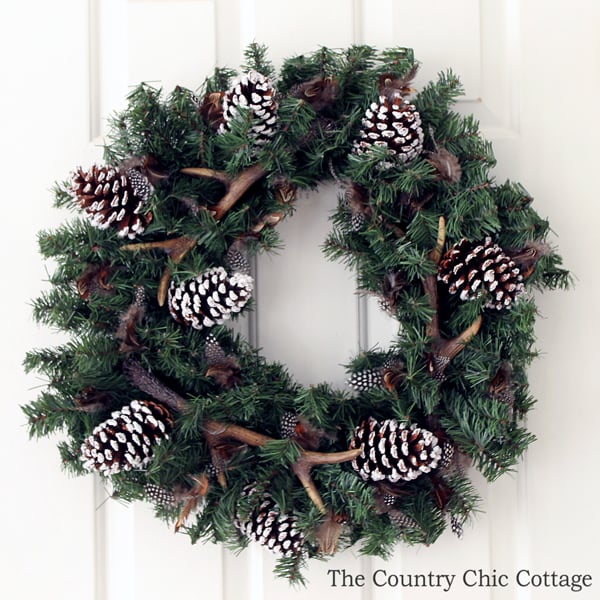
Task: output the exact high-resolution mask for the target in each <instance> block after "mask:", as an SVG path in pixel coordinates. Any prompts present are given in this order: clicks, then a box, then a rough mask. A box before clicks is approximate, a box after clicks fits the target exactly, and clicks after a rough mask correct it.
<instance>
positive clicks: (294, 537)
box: [234, 486, 304, 556]
mask: <svg viewBox="0 0 600 600" xmlns="http://www.w3.org/2000/svg"><path fill="white" fill-rule="evenodd" d="M254 493H256V489H255V488H253V487H252V486H246V487H245V488H244V491H243V492H242V496H244V497H247V496H251V495H252V494H254ZM296 521H297V519H296V517H295V516H294V515H293V514H291V513H286V514H283V515H282V514H281V512H280V510H279V507H278V506H277V504H276V503H275V500H273V497H272V496H271V495H270V494H268V493H265V494H264V495H263V496H262V498H261V500H260V503H259V504H258V505H257V506H256V508H254V510H253V511H252V512H251V513H250V515H249V516H248V518H247V519H246V520H243V518H242V517H240V515H239V514H237V513H236V516H235V520H234V525H235V526H236V528H237V529H238V530H239V531H240V532H241V533H242V534H243V535H245V536H247V537H248V538H250V539H251V540H254V541H256V542H259V543H260V544H262V545H263V546H266V547H267V548H268V549H269V550H271V551H272V552H274V553H276V554H283V556H294V555H295V554H298V553H299V552H300V551H301V549H302V545H303V543H304V534H303V533H302V532H301V531H299V530H298V529H297V528H296V527H297V523H296Z"/></svg>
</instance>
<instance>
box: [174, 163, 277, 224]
mask: <svg viewBox="0 0 600 600" xmlns="http://www.w3.org/2000/svg"><path fill="white" fill-rule="evenodd" d="M181 172H182V173H184V174H185V175H192V176H193V177H208V178H210V179H216V180H217V181H219V182H221V183H222V184H223V185H224V186H225V189H226V190H227V191H226V193H225V195H224V196H223V197H222V198H221V200H220V201H219V203H218V204H216V205H215V206H212V207H211V208H210V211H211V212H212V214H213V216H214V218H215V219H216V220H217V221H219V220H221V219H222V218H223V217H224V216H225V215H226V214H227V213H228V212H229V211H230V210H231V209H232V208H233V206H235V204H236V202H238V200H240V198H241V197H242V196H243V195H244V194H245V193H246V192H247V191H248V188H250V186H251V185H252V184H253V183H256V182H257V181H259V180H260V179H262V178H263V177H264V176H265V175H266V174H267V171H266V169H265V168H264V167H263V166H262V165H260V164H256V165H252V166H251V167H248V168H247V169H245V170H244V171H242V172H241V173H240V174H239V175H237V176H236V177H233V178H232V177H230V176H229V175H228V174H227V173H225V172H224V171H215V170H214V169H207V168H205V167H187V168H185V169H181Z"/></svg>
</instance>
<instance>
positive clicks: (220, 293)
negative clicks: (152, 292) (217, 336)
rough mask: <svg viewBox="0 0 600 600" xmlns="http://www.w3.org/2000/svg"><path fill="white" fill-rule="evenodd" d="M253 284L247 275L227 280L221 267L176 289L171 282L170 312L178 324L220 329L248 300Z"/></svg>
mask: <svg viewBox="0 0 600 600" xmlns="http://www.w3.org/2000/svg"><path fill="white" fill-rule="evenodd" d="M253 284H254V280H253V279H252V277H250V276H249V275H243V274H241V273H234V274H233V275H231V276H229V275H227V271H225V269H224V268H223V267H214V268H212V269H209V270H208V271H206V272H205V273H202V274H200V275H198V276H197V277H194V278H193V279H188V280H187V281H183V282H182V283H180V284H179V285H177V284H176V283H175V282H174V281H171V285H170V286H169V292H168V303H169V311H170V312H171V316H172V317H173V318H174V319H175V320H176V321H177V322H178V323H185V324H186V325H190V326H191V327H193V328H194V329H204V328H208V327H212V326H213V325H221V324H222V323H223V322H224V321H225V320H226V319H229V318H230V317H231V315H232V314H234V313H238V312H240V311H241V310H242V308H243V307H244V306H245V305H246V303H247V302H248V300H250V296H251V293H252V289H253Z"/></svg>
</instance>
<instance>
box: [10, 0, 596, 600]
mask: <svg viewBox="0 0 600 600" xmlns="http://www.w3.org/2000/svg"><path fill="white" fill-rule="evenodd" d="M5 4H8V3H5ZM10 4H11V5H13V6H11V7H10V8H5V7H4V6H3V8H2V9H0V10H1V11H2V12H3V13H4V14H3V15H2V17H3V18H2V19H0V23H2V26H3V28H4V29H6V31H5V32H4V33H5V35H4V36H0V40H1V42H0V43H2V44H3V48H2V50H3V56H4V57H6V58H10V57H13V58H12V60H6V59H3V61H5V64H2V65H1V66H2V75H3V80H4V81H6V85H7V89H8V93H4V92H3V95H2V96H3V97H2V100H1V101H2V103H3V106H2V108H3V111H2V112H3V113H4V118H5V119H6V116H7V115H8V116H9V118H8V119H6V121H7V123H6V127H4V126H3V129H2V130H3V131H6V133H7V139H10V140H11V141H10V144H12V146H11V148H10V152H8V153H7V156H6V160H3V161H2V164H3V169H4V170H5V171H6V175H5V181H8V182H9V183H8V185H9V186H11V187H10V190H9V191H10V193H9V194H8V195H7V197H6V200H5V202H6V203H9V202H10V200H8V199H12V198H21V197H23V196H25V195H26V198H27V199H28V201H29V202H31V203H34V204H33V206H34V210H31V211H29V210H27V211H23V210H22V209H20V208H18V205H17V204H16V203H15V206H14V207H12V206H11V207H10V209H9V210H10V213H9V215H10V216H9V219H10V226H7V227H6V231H5V232H4V236H3V238H2V244H3V257H5V256H8V255H9V254H10V255H11V256H14V254H15V249H18V250H21V251H22V255H21V254H20V255H19V258H22V260H23V261H24V264H25V266H26V268H25V269H24V268H23V264H21V261H18V262H19V264H14V263H9V264H8V269H9V270H8V274H7V276H6V279H5V281H7V282H12V281H18V282H19V285H17V286H14V287H15V288H16V291H15V292H14V293H15V294H17V295H18V302H14V296H13V295H12V293H11V296H10V298H9V297H8V295H7V293H6V292H5V293H4V294H3V297H2V302H3V306H2V308H3V310H2V311H1V314H3V315H4V316H9V319H8V321H9V322H7V324H6V326H5V330H4V333H5V339H6V340H8V339H11V340H14V345H11V346H10V347H8V345H6V348H4V349H3V358H4V359H5V360H4V364H3V368H5V369H6V378H7V382H8V383H7V386H8V390H7V392H8V393H7V394H6V397H5V401H4V403H3V405H2V416H3V420H4V421H6V425H5V430H4V431H5V435H4V438H3V439H2V441H1V442H0V444H2V450H3V452H2V456H3V457H7V456H18V458H19V460H17V461H11V460H8V461H7V464H8V474H7V476H5V483H4V485H3V494H2V496H1V497H2V500H1V501H0V502H1V504H0V509H1V510H2V514H3V515H5V516H7V515H16V516H17V517H18V518H15V519H12V520H8V521H7V524H6V525H5V528H6V533H7V535H6V536H5V535H3V536H2V539H3V544H2V552H3V558H2V560H1V561H0V570H1V573H2V578H3V580H4V581H5V582H7V584H6V585H7V586H8V590H9V591H10V592H11V594H10V595H9V596H7V597H8V598H20V597H23V598H33V597H44V598H48V599H49V600H59V599H60V600H71V599H73V600H75V599H77V600H142V599H144V600H158V599H159V598H165V597H174V596H177V595H180V596H182V597H183V596H185V597H186V598H201V597H210V598H214V599H215V600H217V599H219V598H221V599H223V600H230V599H232V600H233V599H241V598H248V599H250V600H271V599H273V600H274V599H275V598H277V599H279V598H288V597H289V598H297V599H304V598H309V597H315V596H316V595H326V596H327V597H328V598H330V599H331V600H337V599H338V598H339V599H342V598H344V599H345V600H353V599H357V600H358V599H362V600H387V599H390V600H391V599H392V598H394V599H399V598H410V600H421V599H423V600H425V599H426V600H436V599H437V598H460V599H461V600H462V599H465V600H468V599H470V598H473V599H477V600H488V599H489V600H512V599H515V600H516V599H536V600H537V599H542V598H543V599H544V600H545V599H546V598H548V599H549V600H553V598H557V599H561V600H562V599H563V598H567V597H568V596H567V595H565V594H567V592H566V591H565V590H556V591H554V590H545V589H543V588H536V589H533V588H517V587H516V586H514V585H511V586H510V587H508V588H500V587H489V588H481V587H474V588H471V589H469V588H466V587H464V586H462V584H460V583H459V582H458V581H455V583H454V585H453V588H452V592H451V593H445V592H443V591H441V590H428V589H425V590H424V589H412V590H402V589H401V588H399V587H396V588H392V587H371V586H366V587H364V588H359V587H341V586H339V585H338V586H337V587H332V576H331V575H330V574H328V571H330V570H332V569H345V570H346V572H348V573H352V574H354V575H356V574H361V573H362V574H364V575H365V578H366V579H367V580H369V579H370V577H371V573H373V572H374V571H375V570H378V569H379V570H381V569H384V570H386V571H387V572H388V573H396V574H397V573H400V572H403V573H429V572H433V573H436V574H455V575H456V579H457V580H458V579H460V577H461V576H462V573H463V572H464V571H465V570H466V569H482V570H483V571H484V572H486V573H492V572H493V571H494V569H495V570H496V571H497V572H498V573H500V572H507V573H512V572H514V571H515V570H517V569H520V568H531V569H532V570H537V571H538V572H543V571H544V570H549V571H552V570H557V571H566V572H580V573H592V574H593V575H594V577H595V579H596V580H597V581H595V587H594V588H592V590H591V593H590V592H588V591H584V592H582V593H581V594H580V595H579V596H578V597H581V598H590V599H591V598H595V597H597V596H596V595H595V594H597V593H598V592H597V590H598V586H600V572H599V570H598V566H597V558H596V555H597V553H596V550H595V539H597V537H598V534H600V527H599V520H598V518H597V516H596V515H597V508H596V503H597V501H596V498H597V497H598V491H599V486H598V483H597V480H596V479H595V478H594V477H595V469H594V466H595V465H594V463H593V462H592V461H593V458H592V457H595V455H596V454H597V450H596V443H595V437H596V436H595V434H594V431H593V430H594V427H595V423H596V422H597V420H598V418H599V417H600V409H599V407H598V406H599V405H598V398H599V397H600V384H599V383H598V378H597V376H596V370H597V361H598V348H597V344H596V343H595V340H594V336H596V335H598V332H599V330H600V327H599V323H598V321H599V318H600V317H599V316H598V310H597V306H596V305H597V298H598V297H599V296H600V283H599V282H600V277H598V276H597V275H598V270H599V269H598V259H597V248H596V245H597V237H598V236H597V233H596V230H595V229H596V227H597V225H596V224H597V223H598V222H600V214H599V213H600V209H599V204H600V203H599V202H598V200H597V197H596V196H597V192H596V191H595V188H596V187H597V186H596V184H595V172H596V171H597V168H598V167H597V165H598V155H599V152H598V149H597V146H598V139H599V134H600V131H599V127H598V118H597V111H598V109H597V98H598V97H599V95H600V64H599V62H598V61H599V58H598V57H599V56H600V42H599V39H600V6H599V4H598V3H597V2H595V1H594V0H589V1H586V0H578V1H577V2H573V3H571V4H569V5H566V4H565V3H564V2H559V1H558V0H546V1H543V0H528V1H527V2H519V0H499V1H495V0H455V1H453V2H447V1H444V0H427V1H424V2H415V1H414V0H413V1H408V0H329V1H324V0H299V1H297V2H282V1H281V0H88V2H87V3H86V2H82V1H81V0H55V1H54V2H52V3H45V2H41V1H37V2H36V1H30V2H23V3H18V5H19V6H18V7H15V6H16V5H17V3H10ZM31 14H35V19H33V20H32V19H31V18H30V15H31ZM254 40H256V41H258V42H260V43H264V44H266V45H267V46H269V48H270V56H271V58H272V60H273V61H274V62H275V64H276V65H278V64H280V63H281V60H282V59H283V57H286V56H290V55H292V54H295V53H301V52H310V51H312V50H314V49H316V48H317V47H318V46H320V45H326V46H332V47H346V46H348V45H350V44H352V43H368V44H371V45H374V46H377V47H379V48H383V47H388V46H392V45H406V46H412V47H414V49H415V55H416V57H417V58H418V59H419V60H420V61H421V62H422V63H423V64H422V69H421V71H420V73H419V76H418V80H417V85H420V84H423V83H425V82H426V81H428V80H429V79H431V78H433V77H435V76H436V73H437V72H438V71H441V70H444V69H446V68H448V67H451V68H452V69H453V70H454V71H455V72H456V73H457V74H458V75H459V76H460V77H461V79H462V81H463V82H464V84H465V89H466V95H465V98H464V99H462V100H461V101H460V102H459V106H458V109H459V110H460V111H461V112H474V113H475V114H476V116H477V117H478V118H479V119H480V120H481V125H482V129H483V131H484V132H485V134H486V136H487V137H488V138H489V139H491V140H492V141H493V142H494V148H495V152H496V155H497V157H498V159H499V164H498V167H497V169H496V175H497V177H498V179H499V180H503V179H505V178H506V177H510V178H511V179H515V180H520V181H522V183H523V184H524V185H525V186H526V187H527V188H528V189H529V191H530V192H531V193H532V195H533V196H534V197H535V198H536V208H537V210H538V212H540V214H542V215H543V216H545V215H547V216H548V218H549V219H550V220H551V222H552V224H553V226H554V228H555V230H556V231H557V232H558V233H559V234H560V240H559V241H560V249H561V253H562V254H563V256H564V257H565V259H566V263H567V266H568V267H569V268H572V269H573V270H574V271H575V273H576V274H577V275H578V277H579V281H578V282H577V288H576V290H575V291H574V292H569V293H561V292H553V293H551V294H547V295H546V296H544V297H541V298H540V301H539V306H540V312H541V313H542V315H543V317H547V320H546V319H542V320H540V322H539V325H538V327H537V332H538V337H539V343H538V345H539V347H540V348H541V349H542V350H543V351H544V354H543V355H542V356H541V357H540V358H539V359H538V360H537V361H536V362H535V363H534V365H533V366H532V368H531V370H530V382H531V386H532V392H533V394H534V395H535V396H536V397H538V398H539V399H540V403H539V405H538V407H537V410H536V411H534V412H533V413H532V416H531V417H530V422H529V423H530V427H531V429H532V430H533V432H534V433H535V434H536V435H537V436H538V438H539V439H538V441H537V442H536V443H535V444H534V445H533V446H532V448H531V449H530V451H529V452H528V454H527V457H526V459H525V460H524V462H523V463H522V464H521V465H520V466H519V468H518V470H517V472H516V473H515V474H514V475H513V476H506V477H503V478H502V479H501V480H499V481H498V482H495V483H494V484H487V483H486V482H485V481H484V480H483V479H482V478H481V477H480V476H479V475H478V474H476V473H474V474H473V477H474V480H475V482H476V485H477V487H478V489H479V491H480V493H481V495H482V499H483V503H482V508H483V510H484V511H485V513H484V514H482V515H480V516H479V517H478V519H477V521H476V523H475V524H474V527H472V528H469V527H467V529H466V531H465V536H464V539H463V540H460V541H459V540H457V539H456V538H455V537H454V536H453V535H452V534H451V533H447V534H445V535H444V536H443V537H442V538H441V539H440V540H439V541H438V542H437V543H436V544H434V545H433V546H432V547H430V548H425V547H422V548H406V547H400V546H399V547H398V549H397V552H396V553H395V555H394V558H393V559H392V560H390V561H389V562H383V561H380V560H378V559H369V558H363V557H359V556H357V554H356V552H355V551H352V550H350V551H347V552H345V553H343V554H341V555H338V556H336V557H335V558H334V559H333V560H331V561H329V562H327V563H321V562H314V563H312V565H311V567H310V569H309V571H308V573H307V576H308V579H309V581H310V584H309V587H308V588H307V589H304V590H298V591H296V590H291V589H290V588H289V587H288V584H287V583H286V582H284V581H281V580H275V579H274V578H273V576H272V573H271V570H272V567H273V558H272V556H271V555H270V554H269V553H267V552H266V551H263V550H262V549H261V548H257V547H252V548H250V549H248V550H246V551H245V552H244V553H242V554H241V555H239V556H234V555H233V554H231V553H230V552H229V551H227V550H225V549H223V548H221V547H220V546H216V545H212V544H208V545H204V546H203V545H197V546H193V547H192V546H190V545H189V541H188V540H187V538H186V536H183V535H175V534H174V533H173V532H172V531H170V530H169V529H168V527H167V526H166V525H164V524H162V523H161V522H158V521H156V520H154V518H153V517H152V515H151V510H150V509H149V508H148V507H147V506H144V505H131V506H123V505H121V504H119V503H117V502H115V501H113V500H109V501H107V502H105V500H106V497H105V492H104V490H102V489H101V487H100V485H99V483H98V482H96V483H94V480H93V479H92V478H87V479H81V480H75V481H74V480H69V479H66V478H65V477H64V475H63V474H62V473H61V472H60V471H59V465H58V459H57V455H56V451H55V450H54V446H53V444H52V443H50V442H49V441H48V440H44V441H42V442H40V443H38V444H31V443H29V442H28V441H27V439H26V435H25V431H24V428H23V427H21V425H22V423H23V422H24V418H23V417H22V416H21V415H20V413H19V411H18V409H16V408H15V404H16V403H19V404H23V403H26V402H29V401H31V400H33V399H34V397H35V395H36V390H34V389H28V388H33V387H35V386H37V385H39V381H37V380H36V378H35V376H31V377H29V378H25V377H24V376H22V375H20V374H19V373H20V366H19V363H20V360H21V358H22V356H23V354H24V352H25V351H26V350H27V349H29V348H31V347H33V346H44V345H48V344H52V343H56V341H55V340H56V338H54V337H52V336H51V335H50V334H49V333H48V332H45V331H39V330H38V329H37V328H36V327H35V326H33V325H32V324H31V322H30V317H29V306H28V305H27V302H28V300H29V299H30V298H31V297H33V296H35V295H36V294H37V293H38V291H39V286H40V284H39V282H40V280H41V279H43V278H44V277H45V275H44V271H43V267H42V266H41V265H40V260H39V258H38V257H37V254H36V249H35V242H34V240H35V235H36V232H37V231H38V230H39V229H41V228H49V227H52V226H53V225H55V224H57V223H58V222H59V220H60V215H58V214H57V213H56V211H53V210H51V209H50V206H49V204H50V193H49V192H47V190H48V189H49V188H50V187H51V185H52V182H53V181H54V180H55V179H57V178H61V177H62V176H64V175H65V174H67V173H68V172H69V171H70V170H71V169H72V168H73V167H75V166H76V165H78V164H87V163H90V162H93V161H94V160H100V158H101V149H100V147H99V142H101V140H102V135H103V133H104V132H105V131H106V127H105V125H106V118H107V116H108V115H109V114H110V113H112V112H113V111H114V110H116V109H119V108H121V107H123V106H124V98H125V96H126V94H127V93H128V91H129V89H130V86H132V85H135V84H136V83H138V82H139V81H141V80H146V81H150V82H153V83H155V84H157V85H163V87H164V89H165V90H167V91H168V90H170V89H171V88H172V87H174V85H176V84H180V85H183V86H186V87H190V88H196V87H197V86H198V85H199V84H200V83H201V81H202V80H203V79H204V77H205V76H206V75H208V74H209V73H210V71H211V70H212V68H213V67H214V66H215V65H218V66H232V67H236V66H238V64H239V63H240V62H241V60H242V52H243V49H244V47H245V46H246V45H247V44H248V43H249V42H251V41H254ZM4 45H5V46H6V48H5V47H4ZM38 48H39V49H38ZM32 49H34V50H33V51H34V52H35V54H34V55H32V54H31V52H32ZM40 106H41V108H40ZM5 143H6V142H5ZM9 158H10V159H11V160H10V161H9V160H8V159H9ZM3 159H4V156H3ZM7 165H9V166H10V169H6V166H7ZM24 182H26V183H24ZM336 194H337V191H336V189H335V188H334V186H333V185H332V184H324V185H322V186H320V187H319V189H318V190H317V191H316V192H311V193H307V192H302V193H301V194H300V197H299V198H298V200H297V213H296V214H295V215H294V216H293V217H291V218H290V219H288V220H287V221H284V222H283V223H281V224H280V225H279V230H280V232H281V234H282V237H283V239H284V241H285V242H286V248H285V249H284V250H283V251H282V252H280V253H279V254H277V255H273V256H268V257H260V258H259V259H258V261H257V309H256V312H255V315H254V316H253V317H252V319H251V322H250V323H246V324H245V327H246V329H247V330H248V331H249V332H250V334H251V335H252V337H253V338H254V340H253V341H255V342H257V343H258V345H260V346H261V347H263V348H264V352H265V354H266V356H267V357H269V358H270V359H274V360H278V361H282V362H285V363H286V364H287V365H288V366H289V368H290V370H291V371H292V373H293V374H294V375H295V376H296V377H297V379H298V380H299V381H301V382H302V383H304V384H311V383H318V382H320V381H329V382H330V383H332V384H334V385H336V386H343V384H344V378H345V373H344V370H343V368H342V366H341V365H342V364H343V363H346V362H348V361H349V359H350V358H351V357H352V356H353V355H354V354H355V353H356V352H358V351H359V350H360V349H366V348H370V347H373V346H374V345H376V344H380V345H383V346H385V345H386V344H388V343H389V341H390V339H391V338H392V337H393V336H394V335H395V333H396V324H395V322H394V321H392V320H391V319H389V318H388V317H387V316H386V315H385V314H384V313H383V312H382V311H381V310H380V309H379V308H378V306H377V303H376V301H375V300H374V299H373V298H369V299H365V298H360V297H358V296H357V295H356V294H355V286H354V282H353V278H352V274H351V273H348V272H347V271H345V270H344V267H343V266H342V265H341V264H332V263H328V262H326V260H325V259H324V257H322V256H321V254H320V250H319V246H320V244H322V242H323V241H324V239H325V236H326V234H327V232H328V230H329V224H328V222H327V215H328V213H329V212H330V211H331V210H332V209H333V208H334V206H335V203H336ZM5 216H6V213H5ZM4 246H6V247H4ZM592 275H594V276H592ZM22 323H25V325H24V327H25V332H26V333H25V335H22V333H21V329H20V327H23V325H22ZM5 344H6V343H5ZM4 365H6V367H5V366H4ZM5 445H6V448H5V447H4V446H5ZM36 474H37V475H38V476H37V477H36ZM13 488H14V489H13ZM7 489H8V490H9V491H8V492H7V491H6V490H7ZM4 540H8V543H5V541H4ZM4 554H6V556H4ZM586 594H587V595H586Z"/></svg>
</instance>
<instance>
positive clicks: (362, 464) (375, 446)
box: [350, 417, 442, 483]
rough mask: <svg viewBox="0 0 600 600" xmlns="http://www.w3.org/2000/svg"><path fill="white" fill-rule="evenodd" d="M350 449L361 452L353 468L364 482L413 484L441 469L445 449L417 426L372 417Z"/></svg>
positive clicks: (359, 432) (364, 423) (361, 428)
mask: <svg viewBox="0 0 600 600" xmlns="http://www.w3.org/2000/svg"><path fill="white" fill-rule="evenodd" d="M350 448H351V449H355V448H360V449H361V451H362V452H361V453H360V455H359V456H358V457H357V458H356V459H354V460H353V461H352V467H353V468H354V470H355V471H357V472H358V474H359V475H360V476H361V477H362V479H363V480H364V481H368V480H371V481H382V480H387V481H391V482H392V483H395V482H397V481H400V480H403V481H411V480H413V479H416V478H417V477H419V476H420V475H422V474H423V473H429V472H430V471H431V470H432V469H435V468H436V467H437V466H438V462H439V461H440V458H441V456H442V449H441V447H440V446H439V445H438V439H437V437H436V436H435V435H433V433H431V431H428V430H427V429H422V428H419V427H417V425H416V424H415V423H413V424H412V425H409V424H408V423H406V422H398V421H396V419H386V420H385V421H383V422H381V423H379V422H378V421H376V420H375V419H374V418H372V417H369V419H368V420H366V421H363V422H362V424H361V425H360V426H359V427H357V428H356V430H355V432H354V438H353V440H352V442H351V443H350Z"/></svg>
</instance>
